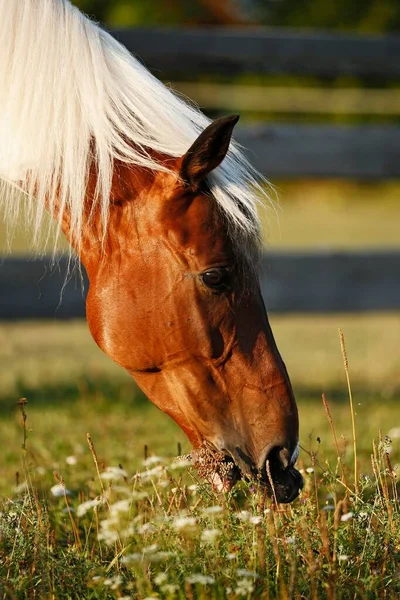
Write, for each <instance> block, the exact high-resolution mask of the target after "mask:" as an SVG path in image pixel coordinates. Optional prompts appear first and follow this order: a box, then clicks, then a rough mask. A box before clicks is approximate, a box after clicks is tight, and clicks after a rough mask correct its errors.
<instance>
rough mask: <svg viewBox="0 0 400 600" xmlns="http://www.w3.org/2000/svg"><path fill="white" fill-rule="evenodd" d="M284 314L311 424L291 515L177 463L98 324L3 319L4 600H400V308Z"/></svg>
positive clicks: (283, 332)
mask: <svg viewBox="0 0 400 600" xmlns="http://www.w3.org/2000/svg"><path fill="white" fill-rule="evenodd" d="M271 321H272V325H273V329H274V332H275V335H276V338H277V340H278V344H279V346H280V348H281V351H282V354H283V355H284V357H285V359H286V362H287V365H288V368H289V371H290V372H291V375H292V379H293V383H294V387H295V390H296V393H297V397H298V406H299V411H300V418H301V434H300V439H301V446H302V450H301V453H300V468H301V469H302V471H303V474H304V477H305V488H304V490H303V492H302V494H301V497H300V498H299V499H298V500H297V501H295V502H294V503H293V504H292V505H290V506H283V505H280V506H276V505H275V504H274V502H273V501H271V500H268V499H267V498H265V496H264V494H263V492H262V490H259V489H258V486H257V484H256V483H255V484H254V483H253V484H248V483H240V484H239V485H238V486H236V488H234V490H233V491H232V492H231V493H230V494H227V495H219V494H215V493H214V492H213V491H212V490H211V488H210V486H209V485H208V484H206V483H204V482H203V481H200V480H199V478H198V476H197V473H196V471H195V470H193V469H192V468H190V467H189V466H187V465H185V463H184V462H177V461H176V460H174V457H175V456H176V455H177V453H178V452H179V453H180V452H182V453H185V452H187V451H189V448H188V445H187V443H186V441H185V439H184V435H183V433H182V432H181V431H180V430H179V429H178V428H177V427H176V426H175V425H174V423H173V422H172V421H171V420H170V419H169V418H168V417H166V416H165V415H163V414H162V413H161V412H160V411H158V410H157V409H156V408H154V407H153V406H152V405H150V403H149V402H148V401H147V400H145V399H144V398H143V396H142V395H141V393H140V392H139V391H138V390H137V389H136V388H135V386H134V384H133V382H131V380H130V379H129V377H128V376H126V375H125V374H124V372H123V371H122V370H121V369H120V368H119V367H117V366H115V365H113V364H112V363H111V361H109V360H108V359H107V358H106V357H105V356H103V355H102V353H101V352H100V351H99V350H98V349H97V348H96V346H95V345H94V343H93V342H92V340H91V338H90V336H89V333H88V331H87V328H86V324H85V323H83V322H80V321H73V322H70V323H49V322H46V323H34V322H32V323H15V324H10V323H8V324H7V323H4V324H1V325H0V356H1V361H2V366H3V368H2V371H1V380H0V385H1V390H2V392H1V401H0V410H1V413H2V419H1V425H0V435H1V440H2V461H1V470H0V494H1V498H2V499H1V511H2V515H1V533H0V597H1V598H5V599H8V598H10V599H13V598H68V599H69V598H71V599H72V598H74V599H75V598H76V599H83V598H84V599H86V598H88V599H91V598H93V599H94V598H96V599H97V598H99V599H100V598H101V599H103V598H104V599H106V598H107V599H108V598H110V599H112V598H125V599H127V598H135V599H136V598H137V599H140V600H144V599H145V598H147V599H150V598H152V599H154V598H160V599H165V600H173V599H184V598H189V599H208V598H214V599H218V600H219V599H224V600H225V599H226V600H228V599H235V600H236V599H240V598H281V599H288V598H299V599H307V600H308V599H311V598H318V599H319V598H337V599H342V598H343V599H344V598H346V599H347V598H352V599H354V598H393V599H394V598H398V596H399V594H400V577H399V568H398V565H399V560H400V533H399V532H400V527H399V526H400V519H399V506H398V498H397V489H396V473H398V466H397V465H398V464H400V441H399V440H400V403H399V399H400V393H399V391H400V379H399V372H400V370H399V363H398V361H399V357H398V352H397V344H398V339H399V334H400V316H399V315H397V314H392V315H365V316H357V317H355V316H352V315H335V316H329V317H326V316H320V317H315V316H313V317H304V316H301V317H300V316H291V317H287V316H286V317H278V316H276V315H275V316H272V317H271ZM339 326H340V327H341V328H342V329H343V331H344V333H345V335H346V344H347V353H348V357H349V363H350V376H351V380H352V384H353V402H354V409H355V413H356V414H355V423H356V442H357V469H358V478H357V489H355V482H354V452H353V436H352V427H351V416H350V409H349V401H348V396H347V388H346V379H345V373H344V369H343V363H342V358H341V352H340V346H339V340H338V334H337V328H338V327H339ZM294 341H295V344H294ZM321 392H325V394H326V398H327V401H328V403H329V407H330V413H331V418H332V420H333V425H334V428H335V436H336V443H335V437H334V435H333V433H332V429H331V425H330V421H329V419H328V418H327V413H326V411H325V409H324V406H323V404H322V401H321ZM21 395H23V396H25V397H27V400H28V403H27V404H26V405H23V406H21V405H20V406H17V404H16V403H17V401H18V398H19V397H20V396H21ZM21 409H23V411H24V412H25V414H26V415H27V418H26V422H25V428H24V424H23V414H22V412H21ZM87 433H90V435H91V440H92V444H93V445H94V449H93V445H92V449H91V448H90V446H89V444H88V442H87ZM94 451H95V453H96V454H94ZM371 455H372V458H371ZM339 457H340V458H339ZM146 459H147V460H146ZM53 486H56V487H53Z"/></svg>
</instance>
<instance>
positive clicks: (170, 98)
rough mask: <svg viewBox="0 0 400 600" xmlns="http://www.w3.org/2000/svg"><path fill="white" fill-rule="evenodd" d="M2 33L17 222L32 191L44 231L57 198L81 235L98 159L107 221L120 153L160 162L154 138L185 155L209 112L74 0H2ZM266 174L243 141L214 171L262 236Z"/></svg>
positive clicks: (223, 199)
mask: <svg viewBox="0 0 400 600" xmlns="http://www.w3.org/2000/svg"><path fill="white" fill-rule="evenodd" d="M0 40H1V49H0V203H1V204H3V207H4V214H5V217H6V220H7V221H8V222H13V221H15V219H16V218H17V216H18V206H19V204H20V201H21V197H24V199H23V204H24V212H25V213H26V214H27V215H28V220H29V221H30V222H31V223H33V226H34V232H35V236H38V234H39V233H40V232H41V229H43V224H42V217H43V214H44V212H45V209H46V208H50V210H51V209H52V208H54V206H56V205H57V206H58V209H59V210H60V214H62V212H63V210H64V209H65V208H66V207H68V212H69V213H70V215H71V226H72V230H73V232H74V235H75V236H76V239H78V240H79V239H80V234H81V227H82V213H83V200H84V198H85V190H86V186H87V181H88V172H89V167H90V165H92V164H93V162H94V163H95V165H96V168H97V172H98V174H99V177H98V184H97V190H96V194H95V201H96V202H98V203H99V205H100V207H101V214H102V219H103V225H104V226H106V224H107V215H108V207H109V195H110V187H111V180H112V173H113V161H114V160H115V159H119V160H122V161H125V162H127V163H130V164H133V165H142V166H146V167H150V168H151V169H154V170H161V169H163V167H162V165H160V164H159V163H157V161H156V160H155V159H153V158H152V157H151V156H149V154H148V149H149V148H150V149H153V150H156V151H159V152H161V153H163V154H167V155H171V156H180V155H182V154H184V153H185V152H186V151H187V150H188V148H189V147H190V145H191V144H192V142H193V141H194V140H195V139H196V137H197V136H198V134H199V133H200V132H201V131H202V130H203V129H204V128H205V127H206V126H207V125H208V124H209V122H210V121H209V120H208V119H207V118H206V117H205V116H204V115H203V114H202V113H201V112H200V111H199V110H197V109H196V108H194V107H193V106H190V105H188V104H186V103H185V102H183V101H182V100H181V99H180V98H178V97H177V96H176V95H174V94H173V93H172V92H171V91H170V90H169V89H167V88H166V87H165V86H164V85H163V84H162V83H160V82H159V81H157V79H156V78H154V77H153V76H152V75H151V74H150V73H149V72H148V71H147V70H146V69H145V68H144V67H143V66H142V65H141V64H140V63H139V62H138V61H137V60H136V59H135V58H134V57H133V56H132V55H131V54H130V53H129V52H128V51H127V50H126V49H125V48H124V47H123V46H121V45H120V44H119V43H118V42H117V41H116V40H115V39H114V38H113V37H111V36H110V35H109V34H108V33H106V32H105V31H103V30H102V29H101V28H100V27H99V26H98V25H97V24H95V23H93V22H92V21H90V20H89V19H88V18H87V17H85V16H84V15H83V14H82V13H80V12H79V10H78V9H77V8H76V7H74V6H73V5H71V4H70V2H69V1H68V0H0ZM264 183H265V181H264V180H263V178H262V177H261V176H260V175H258V174H257V173H256V172H255V171H254V170H253V169H252V167H251V166H250V165H249V163H248V162H247V161H246V159H245V158H244V157H243V155H242V154H241V152H240V151H239V150H238V148H237V146H235V145H234V144H231V147H230V150H229V153H228V155H227V157H226V158H225V159H224V161H223V163H222V165H221V166H220V167H218V168H217V169H216V170H215V171H214V172H213V173H212V174H211V176H210V177H209V184H210V187H211V191H212V193H213V196H214V197H215V199H216V201H217V202H218V204H219V206H220V208H221V210H222V211H223V213H224V214H225V215H226V216H227V218H228V220H229V222H230V223H231V224H232V225H234V226H235V228H236V229H237V230H239V231H241V232H242V233H243V234H245V237H247V238H249V236H250V238H252V239H255V238H256V237H257V236H258V230H259V221H258V217H257V199H258V198H259V197H260V195H261V196H264V197H265V196H266V192H265V186H264V187H263V184H264ZM21 191H22V192H23V194H21Z"/></svg>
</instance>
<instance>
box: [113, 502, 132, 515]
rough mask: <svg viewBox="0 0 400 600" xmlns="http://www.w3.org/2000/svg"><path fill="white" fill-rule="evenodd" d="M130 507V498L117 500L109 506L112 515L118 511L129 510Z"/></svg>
mask: <svg viewBox="0 0 400 600" xmlns="http://www.w3.org/2000/svg"><path fill="white" fill-rule="evenodd" d="M130 507H131V502H130V500H119V501H118V502H114V504H111V506H110V513H111V514H112V515H113V516H114V515H117V514H118V513H120V512H129V509H130Z"/></svg>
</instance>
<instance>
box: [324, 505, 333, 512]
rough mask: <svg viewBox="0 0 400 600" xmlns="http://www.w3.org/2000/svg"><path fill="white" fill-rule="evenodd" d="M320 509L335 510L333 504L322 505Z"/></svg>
mask: <svg viewBox="0 0 400 600" xmlns="http://www.w3.org/2000/svg"><path fill="white" fill-rule="evenodd" d="M322 510H327V511H329V510H335V506H334V505H333V504H325V506H323V507H322Z"/></svg>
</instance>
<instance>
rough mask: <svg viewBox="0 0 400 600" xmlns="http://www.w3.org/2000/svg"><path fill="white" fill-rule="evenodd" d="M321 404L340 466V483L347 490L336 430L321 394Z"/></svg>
mask: <svg viewBox="0 0 400 600" xmlns="http://www.w3.org/2000/svg"><path fill="white" fill-rule="evenodd" d="M322 402H323V405H324V409H325V413H326V416H327V419H328V423H329V426H330V428H331V431H332V435H333V440H334V442H335V448H336V454H337V460H338V463H339V466H340V472H341V475H342V482H343V483H344V485H345V487H346V488H347V487H348V485H347V481H346V475H345V472H344V466H343V462H342V456H341V454H340V450H339V443H338V440H337V437H336V430H335V426H334V424H333V419H332V414H331V411H330V408H329V404H328V401H327V399H326V397H325V394H322Z"/></svg>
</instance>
